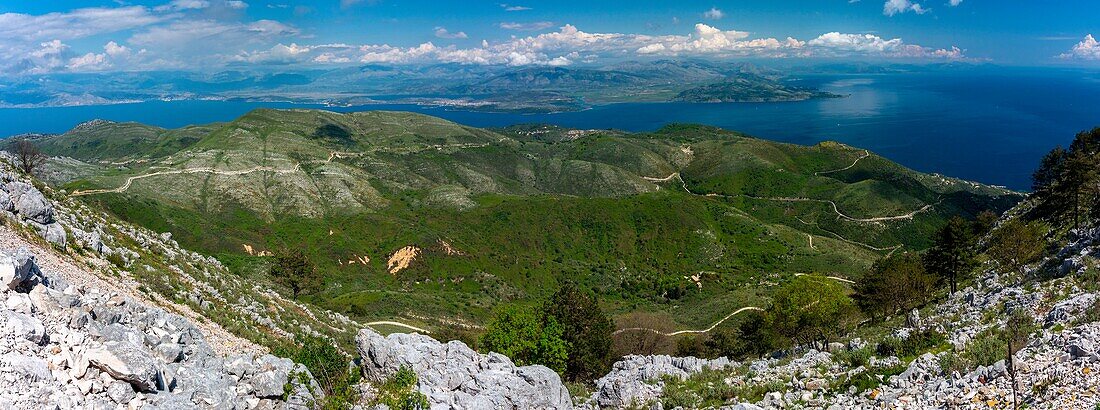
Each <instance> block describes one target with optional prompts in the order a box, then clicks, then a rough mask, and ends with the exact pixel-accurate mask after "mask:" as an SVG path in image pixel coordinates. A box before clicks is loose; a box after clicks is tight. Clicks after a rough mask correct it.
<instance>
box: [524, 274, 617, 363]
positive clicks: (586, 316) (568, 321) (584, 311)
mask: <svg viewBox="0 0 1100 410" xmlns="http://www.w3.org/2000/svg"><path fill="white" fill-rule="evenodd" d="M542 310H543V313H544V314H545V315H546V316H548V317H552V318H554V319H557V322H558V323H561V325H562V327H563V328H564V329H565V333H564V336H563V337H564V338H565V341H567V342H569V346H570V351H569V360H568V364H567V365H566V368H565V377H566V378H567V379H569V380H573V381H577V380H581V381H587V380H594V379H595V378H597V377H600V376H603V375H604V374H606V373H607V371H608V370H610V368H611V361H612V357H611V332H612V331H613V330H614V328H615V326H614V324H613V323H612V322H611V319H608V318H607V315H605V314H604V313H603V310H602V309H600V305H599V302H598V301H597V299H596V296H595V295H593V294H591V293H589V292H586V291H584V290H582V289H581V288H580V287H579V286H577V285H576V284H574V283H571V282H570V283H566V284H565V285H563V286H562V287H561V288H560V289H558V291H557V292H555V293H554V295H553V296H551V297H550V299H549V300H547V301H546V303H544V304H543V309H542Z"/></svg>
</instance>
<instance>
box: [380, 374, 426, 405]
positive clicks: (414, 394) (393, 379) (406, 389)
mask: <svg viewBox="0 0 1100 410" xmlns="http://www.w3.org/2000/svg"><path fill="white" fill-rule="evenodd" d="M416 383H417V376H416V372H414V371H412V369H410V368H408V367H404V366H402V367H401V369H399V370H398V371H397V373H394V375H393V376H390V377H389V378H388V379H386V381H385V382H383V383H382V384H381V385H380V386H377V387H378V395H377V396H376V397H375V404H384V405H386V406H387V407H389V408H390V409H393V410H423V409H427V408H428V397H427V396H425V395H424V393H421V392H420V391H418V390H416Z"/></svg>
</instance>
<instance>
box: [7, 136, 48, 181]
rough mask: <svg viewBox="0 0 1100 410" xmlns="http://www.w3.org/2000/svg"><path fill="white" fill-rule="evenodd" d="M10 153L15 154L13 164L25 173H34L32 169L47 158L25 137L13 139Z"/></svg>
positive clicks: (36, 167)
mask: <svg viewBox="0 0 1100 410" xmlns="http://www.w3.org/2000/svg"><path fill="white" fill-rule="evenodd" d="M12 153H13V154H15V165H16V166H18V167H19V169H21V170H23V172H24V173H27V174H31V173H34V170H36V169H38V167H39V166H40V165H42V164H43V163H45V162H46V158H47V157H46V154H44V153H42V150H40V149H38V146H37V145H34V143H33V142H30V141H27V140H25V139H21V140H18V141H15V143H14V144H13V145H12Z"/></svg>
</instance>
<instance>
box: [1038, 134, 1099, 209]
mask: <svg viewBox="0 0 1100 410" xmlns="http://www.w3.org/2000/svg"><path fill="white" fill-rule="evenodd" d="M1098 168H1100V127H1098V128H1093V129H1092V130H1090V131H1082V132H1080V133H1078V134H1077V136H1076V138H1074V140H1073V142H1072V143H1071V144H1070V146H1069V149H1068V150H1066V149H1062V148H1061V147H1058V148H1055V149H1054V150H1051V151H1050V153H1048V154H1047V155H1046V156H1045V157H1044V158H1043V161H1042V163H1041V164H1040V166H1039V169H1037V170H1036V171H1035V174H1034V175H1033V178H1032V179H1033V184H1032V190H1033V191H1034V192H1035V197H1036V198H1038V205H1037V206H1036V207H1035V208H1034V211H1033V213H1032V217H1035V218H1041V219H1048V220H1054V221H1065V222H1069V224H1068V226H1069V227H1073V228H1077V227H1080V226H1081V222H1082V220H1084V219H1085V218H1086V217H1097V216H1100V207H1098V206H1096V198H1097V197H1098V195H1100V188H1097V186H1098V185H1097V181H1100V173H1098V171H1097V169H1098Z"/></svg>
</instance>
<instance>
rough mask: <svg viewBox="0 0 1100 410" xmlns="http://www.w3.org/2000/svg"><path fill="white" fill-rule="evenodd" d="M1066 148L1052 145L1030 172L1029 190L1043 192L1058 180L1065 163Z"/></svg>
mask: <svg viewBox="0 0 1100 410" xmlns="http://www.w3.org/2000/svg"><path fill="white" fill-rule="evenodd" d="M1065 160H1066V150H1065V149H1064V148H1062V147H1054V149H1052V150H1050V152H1048V153H1047V154H1046V155H1044V156H1043V160H1042V162H1040V163H1039V168H1038V169H1036V170H1035V172H1034V173H1032V174H1031V190H1032V191H1034V192H1035V193H1037V194H1043V193H1045V192H1046V191H1047V190H1049V189H1050V188H1051V187H1053V186H1054V183H1055V182H1056V181H1057V180H1058V175H1059V174H1061V172H1062V166H1063V165H1064V164H1065Z"/></svg>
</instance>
